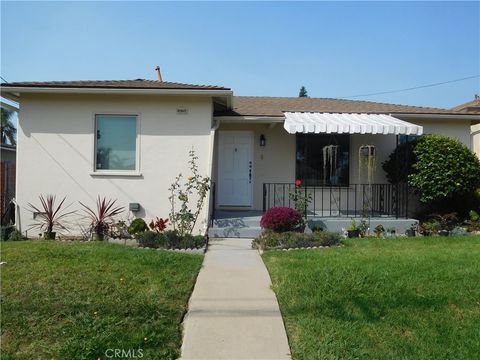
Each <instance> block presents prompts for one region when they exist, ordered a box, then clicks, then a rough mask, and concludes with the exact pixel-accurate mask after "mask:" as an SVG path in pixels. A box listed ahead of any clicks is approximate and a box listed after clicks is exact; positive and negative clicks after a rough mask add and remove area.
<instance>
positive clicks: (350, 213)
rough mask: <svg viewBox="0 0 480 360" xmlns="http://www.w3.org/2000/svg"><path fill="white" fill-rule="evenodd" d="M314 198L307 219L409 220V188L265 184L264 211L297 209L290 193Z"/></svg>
mask: <svg viewBox="0 0 480 360" xmlns="http://www.w3.org/2000/svg"><path fill="white" fill-rule="evenodd" d="M295 189H296V191H297V192H301V193H302V194H303V195H304V196H307V195H310V198H311V202H310V203H309V205H308V206H307V208H306V209H305V210H304V211H305V214H306V215H307V216H319V217H320V216H321V217H373V216H390V217H396V218H406V217H408V196H409V194H408V185H407V184H406V183H399V184H350V185H348V186H328V185H327V186H296V185H295V184H293V183H264V184H263V211H264V212H265V211H267V210H268V209H269V208H271V207H275V206H288V207H295V201H294V199H292V196H290V195H289V194H290V193H294V192H295Z"/></svg>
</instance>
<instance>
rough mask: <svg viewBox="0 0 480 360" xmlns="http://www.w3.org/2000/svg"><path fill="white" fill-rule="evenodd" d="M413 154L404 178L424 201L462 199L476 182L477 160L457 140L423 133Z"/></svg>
mask: <svg viewBox="0 0 480 360" xmlns="http://www.w3.org/2000/svg"><path fill="white" fill-rule="evenodd" d="M414 153H415V156H416V157H417V161H416V163H415V164H413V169H414V172H413V174H411V175H410V176H409V177H408V179H409V184H410V185H411V186H413V188H414V189H415V191H416V192H417V193H418V194H419V195H420V201H422V202H424V203H428V204H430V205H432V204H434V203H445V202H451V200H453V199H455V198H457V199H459V198H465V196H470V195H471V194H473V192H474V191H475V189H476V188H477V187H478V186H479V185H480V160H479V159H478V158H477V157H476V155H475V154H474V153H473V152H472V151H471V150H470V149H468V148H467V147H466V146H465V145H464V144H462V143H461V142H460V141H459V140H456V139H451V138H448V137H446V136H443V135H425V136H423V137H422V138H420V140H419V141H418V143H417V145H416V146H415V150H414ZM463 205H465V203H463Z"/></svg>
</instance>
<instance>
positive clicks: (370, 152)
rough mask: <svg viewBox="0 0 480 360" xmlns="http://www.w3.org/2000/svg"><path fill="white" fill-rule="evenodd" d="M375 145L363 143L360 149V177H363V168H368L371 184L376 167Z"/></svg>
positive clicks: (368, 178)
mask: <svg viewBox="0 0 480 360" xmlns="http://www.w3.org/2000/svg"><path fill="white" fill-rule="evenodd" d="M375 149H376V148H375V145H362V146H360V147H359V149H358V177H359V178H360V179H361V178H362V169H364V168H366V170H367V181H368V184H371V183H372V181H373V175H374V173H375V169H376V150H375Z"/></svg>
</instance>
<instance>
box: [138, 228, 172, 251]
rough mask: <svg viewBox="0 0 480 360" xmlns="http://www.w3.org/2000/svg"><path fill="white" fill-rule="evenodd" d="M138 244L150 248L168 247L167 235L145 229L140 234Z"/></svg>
mask: <svg viewBox="0 0 480 360" xmlns="http://www.w3.org/2000/svg"><path fill="white" fill-rule="evenodd" d="M138 244H139V245H140V246H141V247H148V248H154V249H156V248H166V247H167V237H166V236H165V235H164V234H162V233H157V232H155V231H145V232H143V233H141V234H140V235H139V236H138Z"/></svg>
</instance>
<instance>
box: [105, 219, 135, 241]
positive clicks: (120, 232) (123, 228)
mask: <svg viewBox="0 0 480 360" xmlns="http://www.w3.org/2000/svg"><path fill="white" fill-rule="evenodd" d="M110 236H111V237H112V238H114V239H127V238H131V236H130V233H129V231H128V226H127V224H126V223H125V221H123V220H120V221H117V222H116V223H114V224H112V225H111V226H110Z"/></svg>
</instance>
